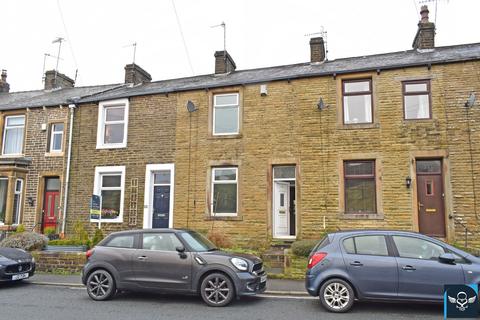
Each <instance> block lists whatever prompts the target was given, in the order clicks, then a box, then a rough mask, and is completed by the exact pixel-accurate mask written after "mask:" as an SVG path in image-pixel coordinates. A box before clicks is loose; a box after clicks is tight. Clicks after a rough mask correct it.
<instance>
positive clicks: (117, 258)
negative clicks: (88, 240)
mask: <svg viewBox="0 0 480 320" xmlns="http://www.w3.org/2000/svg"><path fill="white" fill-rule="evenodd" d="M137 237H138V234H135V233H127V234H119V235H116V236H113V237H111V238H110V240H108V242H106V243H104V244H103V246H98V247H96V248H95V250H96V251H98V252H99V253H100V254H101V256H102V257H103V259H105V261H106V262H108V263H109V264H110V265H112V266H114V267H115V269H116V270H117V272H118V275H119V276H120V281H121V282H134V281H135V277H134V276H133V272H132V270H133V257H134V256H135V254H136V251H137V249H136V242H137Z"/></svg>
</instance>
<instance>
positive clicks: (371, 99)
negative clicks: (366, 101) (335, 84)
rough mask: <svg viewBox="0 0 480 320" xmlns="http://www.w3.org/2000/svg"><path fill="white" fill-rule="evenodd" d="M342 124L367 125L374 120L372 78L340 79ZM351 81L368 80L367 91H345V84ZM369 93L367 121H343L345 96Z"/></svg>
mask: <svg viewBox="0 0 480 320" xmlns="http://www.w3.org/2000/svg"><path fill="white" fill-rule="evenodd" d="M341 82H342V124H343V125H346V126H351V125H369V124H373V123H374V122H375V118H374V104H373V80H372V78H357V79H342V80H341ZM352 82H368V85H369V91H355V92H345V84H346V83H352ZM364 95H370V101H371V102H370V119H371V121H368V122H345V97H351V96H364Z"/></svg>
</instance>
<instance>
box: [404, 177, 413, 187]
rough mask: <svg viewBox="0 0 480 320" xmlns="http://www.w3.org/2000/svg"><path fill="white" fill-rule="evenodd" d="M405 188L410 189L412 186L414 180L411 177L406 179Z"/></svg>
mask: <svg viewBox="0 0 480 320" xmlns="http://www.w3.org/2000/svg"><path fill="white" fill-rule="evenodd" d="M405 186H406V187H407V188H408V189H410V187H411V186H412V178H410V177H406V178H405Z"/></svg>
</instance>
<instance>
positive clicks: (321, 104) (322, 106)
mask: <svg viewBox="0 0 480 320" xmlns="http://www.w3.org/2000/svg"><path fill="white" fill-rule="evenodd" d="M326 107H327V106H326V105H325V103H324V102H323V98H320V101H318V103H317V108H318V110H323V109H325V108H326Z"/></svg>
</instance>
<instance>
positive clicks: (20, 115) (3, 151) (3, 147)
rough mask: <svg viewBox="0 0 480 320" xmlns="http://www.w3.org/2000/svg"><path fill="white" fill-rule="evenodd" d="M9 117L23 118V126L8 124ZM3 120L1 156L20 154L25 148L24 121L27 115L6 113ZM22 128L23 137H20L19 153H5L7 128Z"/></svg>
mask: <svg viewBox="0 0 480 320" xmlns="http://www.w3.org/2000/svg"><path fill="white" fill-rule="evenodd" d="M9 118H23V126H8V125H7V123H8V119H9ZM3 120H4V125H3V138H2V156H21V155H23V153H24V149H25V123H26V121H27V117H26V116H25V115H24V114H16V115H7V116H5V117H4V118H3ZM20 127H21V128H22V130H23V139H22V148H21V149H22V150H21V152H20V153H5V145H6V144H5V141H6V138H7V130H8V129H14V128H15V129H16V128H20Z"/></svg>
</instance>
